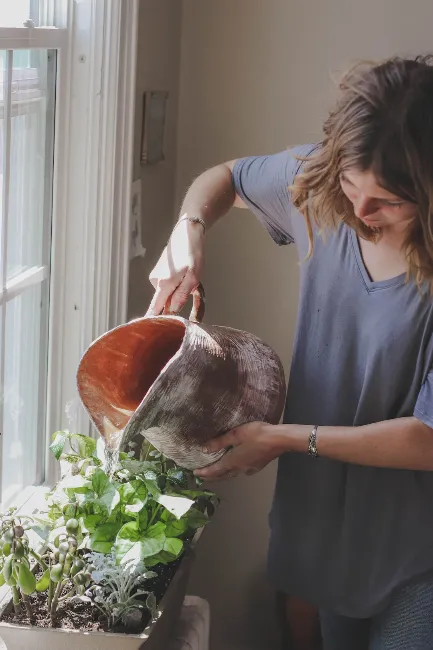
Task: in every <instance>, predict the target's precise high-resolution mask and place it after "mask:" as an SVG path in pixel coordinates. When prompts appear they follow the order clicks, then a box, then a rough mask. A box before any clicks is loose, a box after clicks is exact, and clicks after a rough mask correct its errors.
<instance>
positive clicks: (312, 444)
mask: <svg viewBox="0 0 433 650" xmlns="http://www.w3.org/2000/svg"><path fill="white" fill-rule="evenodd" d="M318 428H319V427H318V426H315V427H314V428H313V430H312V432H311V433H310V437H309V438H308V454H309V456H313V457H314V458H317V457H318V455H319V454H318V452H317V446H316V438H317V429H318Z"/></svg>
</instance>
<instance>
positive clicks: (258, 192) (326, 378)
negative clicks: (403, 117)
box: [233, 145, 433, 617]
mask: <svg viewBox="0 0 433 650" xmlns="http://www.w3.org/2000/svg"><path fill="white" fill-rule="evenodd" d="M316 148H317V147H314V146H312V145H309V146H304V147H297V148H295V149H294V150H291V151H284V152H281V153H278V154H274V155H270V156H259V157H250V158H244V159H240V160H238V161H237V163H236V164H235V167H234V169H233V182H234V186H235V189H236V192H237V193H238V194H239V196H240V197H241V198H242V199H243V200H244V202H245V203H246V204H247V205H248V207H249V208H250V209H251V210H252V211H253V212H254V213H255V215H256V216H257V217H258V218H259V219H260V221H261V222H262V223H263V225H264V226H265V228H266V229H267V230H268V232H269V234H270V235H271V236H272V238H273V239H274V240H275V241H276V242H277V243H278V244H288V243H292V242H295V243H296V246H297V248H298V251H299V258H300V260H301V264H300V273H301V279H300V300H299V311H298V320H297V329H296V337H295V347H294V353H293V359H292V365H291V371H290V381H289V386H288V392H287V403H286V409H285V415H284V421H285V422H287V423H297V424H311V425H313V424H317V425H323V426H326V425H328V426H332V425H334V426H338V425H345V426H360V425H364V424H369V423H372V422H380V421H382V420H389V419H394V418H400V417H406V416H412V415H415V417H417V418H418V419H419V420H421V421H422V422H424V423H425V424H426V425H428V426H430V427H433V337H432V335H433V312H432V299H431V297H430V296H429V295H427V296H422V295H421V294H420V292H419V291H418V289H417V287H416V286H415V284H414V283H413V282H406V277H405V275H399V276H397V277H394V278H391V279H389V280H382V281H378V282H373V281H372V280H371V278H370V277H369V274H368V272H367V270H366V268H365V266H364V263H363V259H362V256H361V252H360V248H359V243H358V239H357V236H356V234H355V232H354V231H353V230H352V229H351V228H349V227H348V226H346V225H341V226H340V228H339V229H338V230H337V231H335V232H333V233H330V234H329V235H327V237H326V238H325V239H322V237H321V236H320V235H319V234H317V233H316V234H315V242H314V253H313V256H312V257H311V258H310V259H308V260H305V257H306V254H307V251H308V237H307V232H306V227H305V221H304V218H303V216H302V215H301V214H300V213H299V212H298V211H297V210H296V209H295V208H294V206H293V205H292V204H291V200H290V191H289V189H288V186H289V185H291V184H292V183H293V181H294V178H295V176H296V174H297V173H298V171H299V169H300V168H301V165H302V163H300V162H299V160H297V159H296V158H295V157H294V156H295V155H297V156H309V155H311V154H313V155H314V153H313V152H314V150H315V149H316ZM283 290H284V288H283ZM390 436H392V434H390ZM432 436H433V430H432ZM390 444H392V440H390ZM318 446H319V447H320V429H319V435H318ZM270 524H271V541H270V547H269V559H268V566H269V574H270V578H271V580H272V582H273V584H274V585H275V586H276V588H278V589H280V590H281V591H284V592H286V593H288V594H291V595H293V596H298V597H300V598H304V599H306V600H307V601H309V602H311V603H315V604H317V605H319V606H324V607H327V608H329V609H331V610H333V611H335V612H337V613H340V614H343V615H347V616H354V617H368V616H371V615H372V614H374V613H375V612H377V611H379V610H380V609H381V608H382V607H383V606H384V605H385V604H386V602H387V600H388V598H389V597H390V595H391V593H392V591H393V590H394V589H395V588H396V587H398V586H399V585H401V584H403V583H405V582H407V581H411V580H413V579H418V578H420V577H421V576H424V575H425V574H427V573H431V572H432V571H433V472H427V471H410V470H398V469H385V468H375V467H366V466H360V465H355V464H349V463H342V462H338V461H333V460H329V459H326V458H311V457H309V456H308V455H301V454H289V453H288V454H284V455H283V456H282V457H281V458H280V460H279V466H278V476H277V484H276V489H275V495H274V501H273V505H272V511H271V515H270Z"/></svg>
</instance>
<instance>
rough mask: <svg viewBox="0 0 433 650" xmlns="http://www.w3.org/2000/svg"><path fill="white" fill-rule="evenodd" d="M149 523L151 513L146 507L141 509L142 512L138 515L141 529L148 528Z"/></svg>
mask: <svg viewBox="0 0 433 650" xmlns="http://www.w3.org/2000/svg"><path fill="white" fill-rule="evenodd" d="M148 523H149V515H148V512H147V510H146V508H143V510H140V513H139V515H138V527H139V529H140V530H146V528H147V525H148Z"/></svg>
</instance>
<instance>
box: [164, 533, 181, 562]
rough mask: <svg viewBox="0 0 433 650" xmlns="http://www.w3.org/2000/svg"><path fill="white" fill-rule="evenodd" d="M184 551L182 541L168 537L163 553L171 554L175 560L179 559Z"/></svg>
mask: <svg viewBox="0 0 433 650" xmlns="http://www.w3.org/2000/svg"><path fill="white" fill-rule="evenodd" d="M182 550H183V542H182V540H180V539H176V538H175V537H167V538H166V540H165V542H164V548H163V551H165V552H166V553H170V555H172V556H173V559H175V558H177V557H179V555H180V554H181V553H182Z"/></svg>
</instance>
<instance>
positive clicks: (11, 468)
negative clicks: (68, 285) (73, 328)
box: [1, 281, 48, 503]
mask: <svg viewBox="0 0 433 650" xmlns="http://www.w3.org/2000/svg"><path fill="white" fill-rule="evenodd" d="M47 316H48V283H47V281H45V282H43V283H41V284H37V285H35V286H33V287H30V288H28V289H26V290H25V292H24V293H23V294H22V295H20V296H18V297H16V298H14V299H13V300H11V301H10V302H8V303H7V304H6V327H5V347H4V355H5V357H4V364H5V368H4V372H5V376H4V402H3V428H2V441H3V449H2V468H1V469H2V477H1V482H2V500H3V503H7V502H8V501H10V499H11V498H13V497H14V496H16V495H17V494H18V493H19V492H20V491H21V490H22V489H23V488H25V487H27V486H28V485H33V484H36V483H38V482H40V481H41V480H42V478H43V476H42V461H43V458H44V437H45V436H44V433H45V431H44V421H45V402H46V396H45V385H46V359H47Z"/></svg>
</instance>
